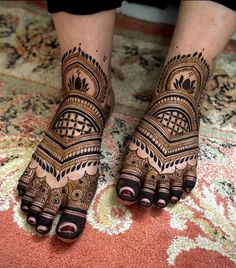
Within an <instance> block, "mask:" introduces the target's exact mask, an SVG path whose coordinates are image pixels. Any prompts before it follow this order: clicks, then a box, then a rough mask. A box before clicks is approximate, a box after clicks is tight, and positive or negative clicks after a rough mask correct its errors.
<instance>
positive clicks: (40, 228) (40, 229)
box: [37, 225, 48, 234]
mask: <svg viewBox="0 0 236 268" xmlns="http://www.w3.org/2000/svg"><path fill="white" fill-rule="evenodd" d="M37 231H38V232H39V233H41V234H43V233H45V232H47V231H48V227H46V226H43V225H39V226H38V227H37Z"/></svg>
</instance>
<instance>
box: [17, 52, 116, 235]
mask: <svg viewBox="0 0 236 268" xmlns="http://www.w3.org/2000/svg"><path fill="white" fill-rule="evenodd" d="M62 80H63V81H62V83H63V89H64V92H65V98H64V100H63V102H62V103H61V105H60V107H59V108H58V110H57V112H56V115H55V116H54V118H53V120H52V122H51V124H50V127H49V129H48V131H47V132H46V133H45V136H44V138H43V140H42V141H41V143H40V144H39V145H38V147H37V149H36V151H35V153H34V154H33V157H32V161H31V163H30V164H29V166H28V167H27V169H26V171H25V172H24V174H23V175H22V177H21V178H20V179H19V185H18V190H19V194H21V195H22V194H24V196H23V198H22V206H21V207H22V210H23V211H25V212H28V222H29V223H30V224H32V225H35V224H36V225H37V231H38V232H40V233H47V232H49V230H50V228H51V225H52V221H53V218H54V216H55V214H56V213H57V211H58V210H59V209H60V207H61V206H62V205H63V206H65V210H64V214H63V215H62V217H61V220H60V221H59V224H58V227H57V233H58V235H59V236H60V237H62V238H64V239H74V238H76V237H77V236H78V235H79V234H80V233H81V232H82V231H83V227H84V223H85V218H86V213H87V210H88V208H89V205H90V203H91V200H92V198H93V196H94V193H95V191H96V185H97V184H96V183H97V179H98V176H99V173H98V169H99V161H100V147H101V135H102V132H103V129H104V126H105V122H106V119H107V116H108V114H109V111H110V108H111V105H112V99H111V93H112V92H111V86H110V84H109V83H108V79H107V77H106V75H105V73H104V72H103V70H102V69H101V67H100V65H99V64H98V63H97V62H96V60H95V59H93V58H92V57H91V56H89V55H88V54H86V53H85V52H84V51H82V50H81V48H80V47H79V48H78V49H77V48H74V49H72V50H70V51H68V52H67V53H66V54H65V55H64V56H63V58H62ZM62 223H63V227H64V229H65V230H64V231H63V230H62V229H61V224H62ZM67 223H68V224H69V225H70V224H72V223H73V224H74V225H73V226H74V228H73V232H71V231H70V226H69V230H68V229H67V228H66V227H68V226H67V225H68V224H67Z"/></svg>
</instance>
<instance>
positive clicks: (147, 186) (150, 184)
mask: <svg viewBox="0 0 236 268" xmlns="http://www.w3.org/2000/svg"><path fill="white" fill-rule="evenodd" d="M156 186H157V174H156V172H154V171H149V172H148V174H147V175H146V177H145V179H144V185H143V188H142V190H141V193H140V199H139V203H140V205H141V206H144V207H151V206H152V204H153V202H154V198H155V190H156Z"/></svg>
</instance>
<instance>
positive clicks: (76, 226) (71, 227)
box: [56, 207, 86, 242]
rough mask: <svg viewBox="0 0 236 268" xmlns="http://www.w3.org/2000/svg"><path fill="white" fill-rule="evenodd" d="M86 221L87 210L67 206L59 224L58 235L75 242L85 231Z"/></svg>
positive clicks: (60, 237) (64, 239)
mask: <svg viewBox="0 0 236 268" xmlns="http://www.w3.org/2000/svg"><path fill="white" fill-rule="evenodd" d="M85 222H86V211H84V210H81V209H79V208H74V207H67V208H66V209H65V211H64V213H63V215H62V216H61V218H60V220H59V222H58V224H57V228H56V233H57V237H58V238H59V239H61V240H63V241H65V242H73V241H74V240H75V239H77V237H78V236H79V235H80V234H81V233H82V232H83V230H84V226H85Z"/></svg>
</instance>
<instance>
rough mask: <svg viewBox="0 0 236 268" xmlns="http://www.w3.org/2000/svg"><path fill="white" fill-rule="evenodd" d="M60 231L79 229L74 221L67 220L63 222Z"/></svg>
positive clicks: (70, 231)
mask: <svg viewBox="0 0 236 268" xmlns="http://www.w3.org/2000/svg"><path fill="white" fill-rule="evenodd" d="M58 231H59V232H65V233H75V232H76V231H77V227H76V225H75V224H74V223H71V222H65V223H62V224H61V226H60V227H59V229H58Z"/></svg>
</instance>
